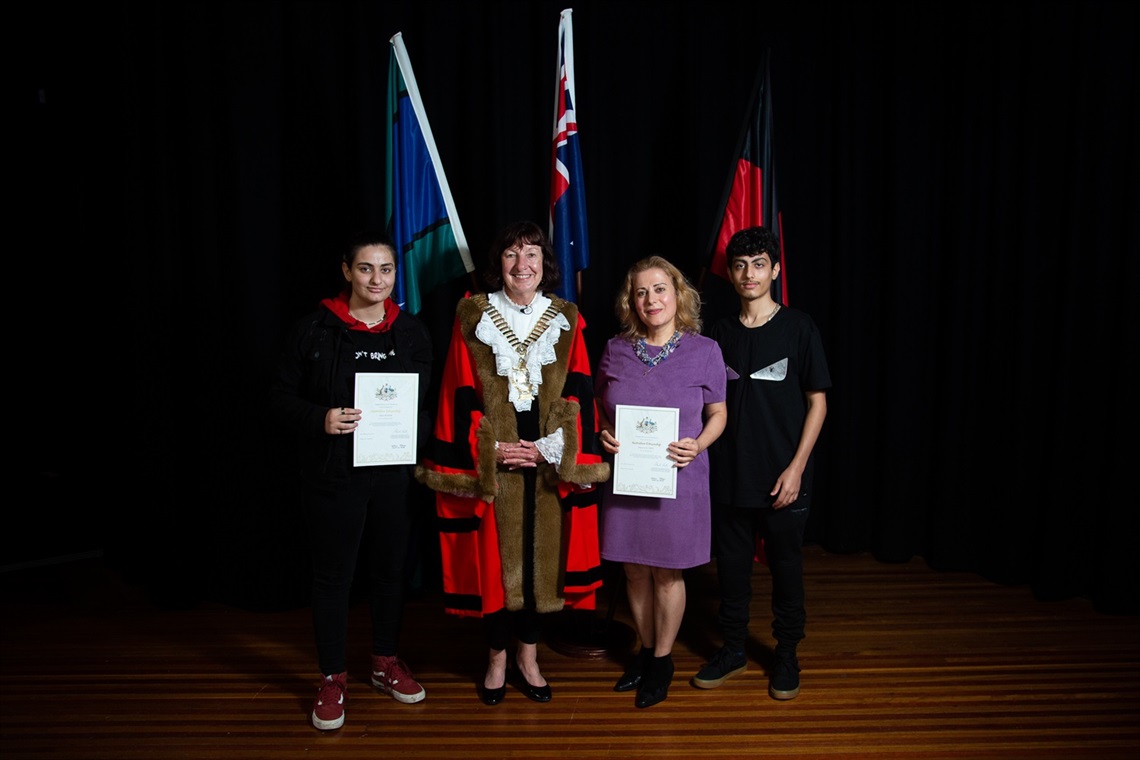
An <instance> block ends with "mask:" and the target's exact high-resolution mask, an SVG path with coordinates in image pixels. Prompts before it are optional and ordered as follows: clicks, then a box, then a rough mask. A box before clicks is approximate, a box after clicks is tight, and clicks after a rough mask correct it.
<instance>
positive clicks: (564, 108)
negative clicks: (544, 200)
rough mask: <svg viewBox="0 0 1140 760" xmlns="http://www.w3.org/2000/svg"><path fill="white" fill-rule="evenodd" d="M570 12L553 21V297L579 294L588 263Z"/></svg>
mask: <svg viewBox="0 0 1140 760" xmlns="http://www.w3.org/2000/svg"><path fill="white" fill-rule="evenodd" d="M571 13H572V11H571V10H569V9H567V10H564V11H562V16H561V19H560V21H559V23H558V71H557V77H556V85H557V86H556V88H555V98H554V146H553V152H552V159H551V171H550V241H551V243H552V245H553V246H554V252H555V254H556V255H557V257H558V267H559V269H561V270H562V284H561V285H559V287H558V289H557V293H558V295H560V296H562V297H563V298H565V299H566V300H568V301H576V300H577V297H578V272H580V271H581V270H583V269H585V268H586V267H587V266H588V265H589V263H590V247H589V242H588V236H587V229H586V184H585V182H584V180H583V179H582V153H581V150H580V148H579V145H578V120H577V118H576V117H575V115H574V103H575V97H574V28H573V24H572V21H571V18H570V16H571Z"/></svg>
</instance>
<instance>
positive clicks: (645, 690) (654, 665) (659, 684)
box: [634, 654, 673, 707]
mask: <svg viewBox="0 0 1140 760" xmlns="http://www.w3.org/2000/svg"><path fill="white" fill-rule="evenodd" d="M672 682H673V655H671V654H667V655H665V656H664V657H654V658H653V659H652V660H651V661H650V663H649V668H648V670H647V671H646V672H645V675H644V676H642V678H641V685H640V686H638V687H637V701H636V702H634V704H635V705H637V706H638V707H652V706H653V705H655V704H657V703H658V702H664V701H665V697H667V696H669V684H670V683H672Z"/></svg>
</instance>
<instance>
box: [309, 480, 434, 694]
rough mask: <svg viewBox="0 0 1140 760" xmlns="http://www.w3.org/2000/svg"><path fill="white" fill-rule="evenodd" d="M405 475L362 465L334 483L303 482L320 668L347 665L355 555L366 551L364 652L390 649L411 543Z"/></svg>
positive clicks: (396, 631)
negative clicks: (367, 641) (368, 618)
mask: <svg viewBox="0 0 1140 760" xmlns="http://www.w3.org/2000/svg"><path fill="white" fill-rule="evenodd" d="M410 479H411V475H410V473H409V471H408V468H406V467H404V466H379V467H363V468H358V469H356V470H354V471H353V473H352V475H351V477H350V478H349V479H348V480H347V481H344V482H340V483H313V482H308V483H306V488H305V496H306V503H307V505H308V514H309V535H310V538H311V542H312V543H311V546H312V553H313V554H312V563H313V596H312V604H313V632H314V634H315V635H316V644H317V657H318V662H319V664H320V668H321V673H322V674H324V675H332V674H335V673H342V672H344V671H345V670H347V667H346V659H345V639H346V637H347V635H348V609H349V601H350V592H351V590H352V581H353V576H354V575H355V573H356V561H357V556H358V555H359V553H360V552H361V551H362V550H363V551H364V552H365V554H366V555H367V562H368V580H369V597H368V598H369V606H370V608H371V613H372V652H371V653H372V654H378V655H388V656H391V655H394V654H396V644H397V640H398V639H399V633H400V623H401V621H402V618H403V609H404V583H405V576H406V573H407V564H408V551H409V546H410V545H411V543H412V541H413V536H412V505H411V504H409V500H408V486H409V483H410Z"/></svg>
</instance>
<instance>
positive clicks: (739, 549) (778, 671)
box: [693, 227, 831, 700]
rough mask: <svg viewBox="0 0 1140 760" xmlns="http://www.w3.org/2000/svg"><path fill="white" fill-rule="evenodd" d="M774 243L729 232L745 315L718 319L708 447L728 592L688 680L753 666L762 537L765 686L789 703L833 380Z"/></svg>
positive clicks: (713, 683)
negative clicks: (707, 648)
mask: <svg viewBox="0 0 1140 760" xmlns="http://www.w3.org/2000/svg"><path fill="white" fill-rule="evenodd" d="M779 252H780V247H779V240H778V239H777V238H776V236H775V234H773V233H772V232H771V231H770V230H768V229H766V228H764V227H751V228H748V229H744V230H740V231H739V232H737V233H736V234H735V235H733V236H732V239H731V240H730V241H729V243H728V246H727V248H726V258H727V260H728V274H729V279H730V280H731V282H732V284H733V287H734V288H735V289H736V293H737V295H738V296H739V298H740V314H739V315H738V316H733V317H725V318H723V319H721V320H719V321H718V322H717V323H716V324H714V325H713V327H712V329H711V330H710V333H709V334H710V336H711V337H712V338H713V339H714V340H716V341H717V343H719V344H720V347H721V352H722V353H723V355H724V360H725V362H726V363H727V364H728V366H729V367H730V368H731V370H733V372H730V373H729V383H728V426H727V428H726V429H725V431H724V435H722V436H721V438H720V440H718V441H717V442H716V443H715V444H714V445H713V446H712V447H711V448H710V451H709V454H710V462H711V476H710V485H711V490H712V502H713V554H714V556H715V557H716V562H717V580H718V583H719V586H720V595H721V601H720V609H719V610H718V613H717V620H718V622H719V624H720V628H721V633H722V634H723V636H724V644H723V646H722V647H721V649H720V651H719V652H717V654H716V655H715V656H714V657H713V658H712V660H711V661H710V662H708V663H707V664H706V665H705V666H704V667H702V668H701V670H700V672H698V673H697V675H696V676H695V677H694V678H693V685H695V686H697V687H698V688H702V689H714V688H716V687H718V686H720V685H721V684H722V683H724V682H725V680H727V679H728V678H731V677H732V676H734V675H737V674H739V673H742V672H744V670H745V669H746V668H747V662H748V660H747V657H746V656H745V654H744V642H745V639H746V638H747V636H748V619H749V605H750V603H751V600H752V568H753V563H754V561H755V557H756V555H757V547H758V546H759V543H758V539H762V540H763V551H764V556H765V558H766V560H767V564H768V568H769V571H770V573H771V577H772V615H773V621H772V634H773V636H774V638H775V640H776V648H775V666H774V668H773V669H772V672H771V673H770V677H769V681H768V693H769V695H770V696H771V697H772V698H773V699H780V700H786V699H793V698H795V697H796V696H797V695H798V694H799V691H800V677H799V670H800V668H799V661H798V659H797V658H796V645H797V644H799V642H800V640H801V639H802V638H803V637H804V621H805V617H806V615H805V610H804V585H803V554H802V548H803V538H804V529H805V527H806V525H807V517H808V508H809V504H810V500H811V481H812V449H813V448H814V447H815V443H816V440H817V439H818V437H819V433H820V430H821V429H822V428H823V420H824V418H825V417H826V416H827V396H826V391H827V389H828V388H830V387H831V377H830V375H829V373H828V369H827V359H826V357H825V355H824V351H823V343H822V340H821V339H820V335H819V330H818V329H817V328H816V325H815V323H814V322H813V321H812V319H811V317H810V316H808V315H807V314H805V313H804V312H801V311H796V310H794V309H791V308H789V307H787V306H784V305H782V304H781V303H779V302H778V301H776V300H775V299H774V298H773V297H772V293H773V287H774V285H775V281H776V278H777V277H778V276H779V274H780V264H779V261H780V255H779ZM734 373H735V374H736V375H737V377H735V378H733V374H734Z"/></svg>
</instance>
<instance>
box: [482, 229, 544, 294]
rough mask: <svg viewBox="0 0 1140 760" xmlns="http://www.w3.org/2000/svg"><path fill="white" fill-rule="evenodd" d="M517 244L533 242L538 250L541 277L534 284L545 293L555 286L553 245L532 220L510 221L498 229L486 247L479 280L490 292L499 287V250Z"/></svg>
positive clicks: (501, 272) (500, 269)
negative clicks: (539, 249) (485, 260)
mask: <svg viewBox="0 0 1140 760" xmlns="http://www.w3.org/2000/svg"><path fill="white" fill-rule="evenodd" d="M517 245H537V246H538V247H539V248H541V249H542V280H541V281H540V282H539V283H538V287H539V288H540V289H541V290H542V291H544V292H546V291H549V290H553V289H554V288H557V287H558V285H559V283H561V282H562V272H561V270H559V268H558V259H557V257H555V255H554V246H552V245H551V244H550V241H549V240H548V239H547V238H546V233H545V232H543V231H542V228H541V227H539V226H538V225H537V224H535V223H534V222H511V223H510V224H508V225H507V226H506V227H503V228H502V229H501V230H499V232H498V234H496V235H495V240H494V242H493V243H491V247H490V248H489V249H487V264H486V267H485V268H484V269H483V282H485V283H487V287H489V288H490V289H491V291H496V290H501V289H502V287H503V252H504V251H509V250H510V249H512V248H514V247H515V246H517Z"/></svg>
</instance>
